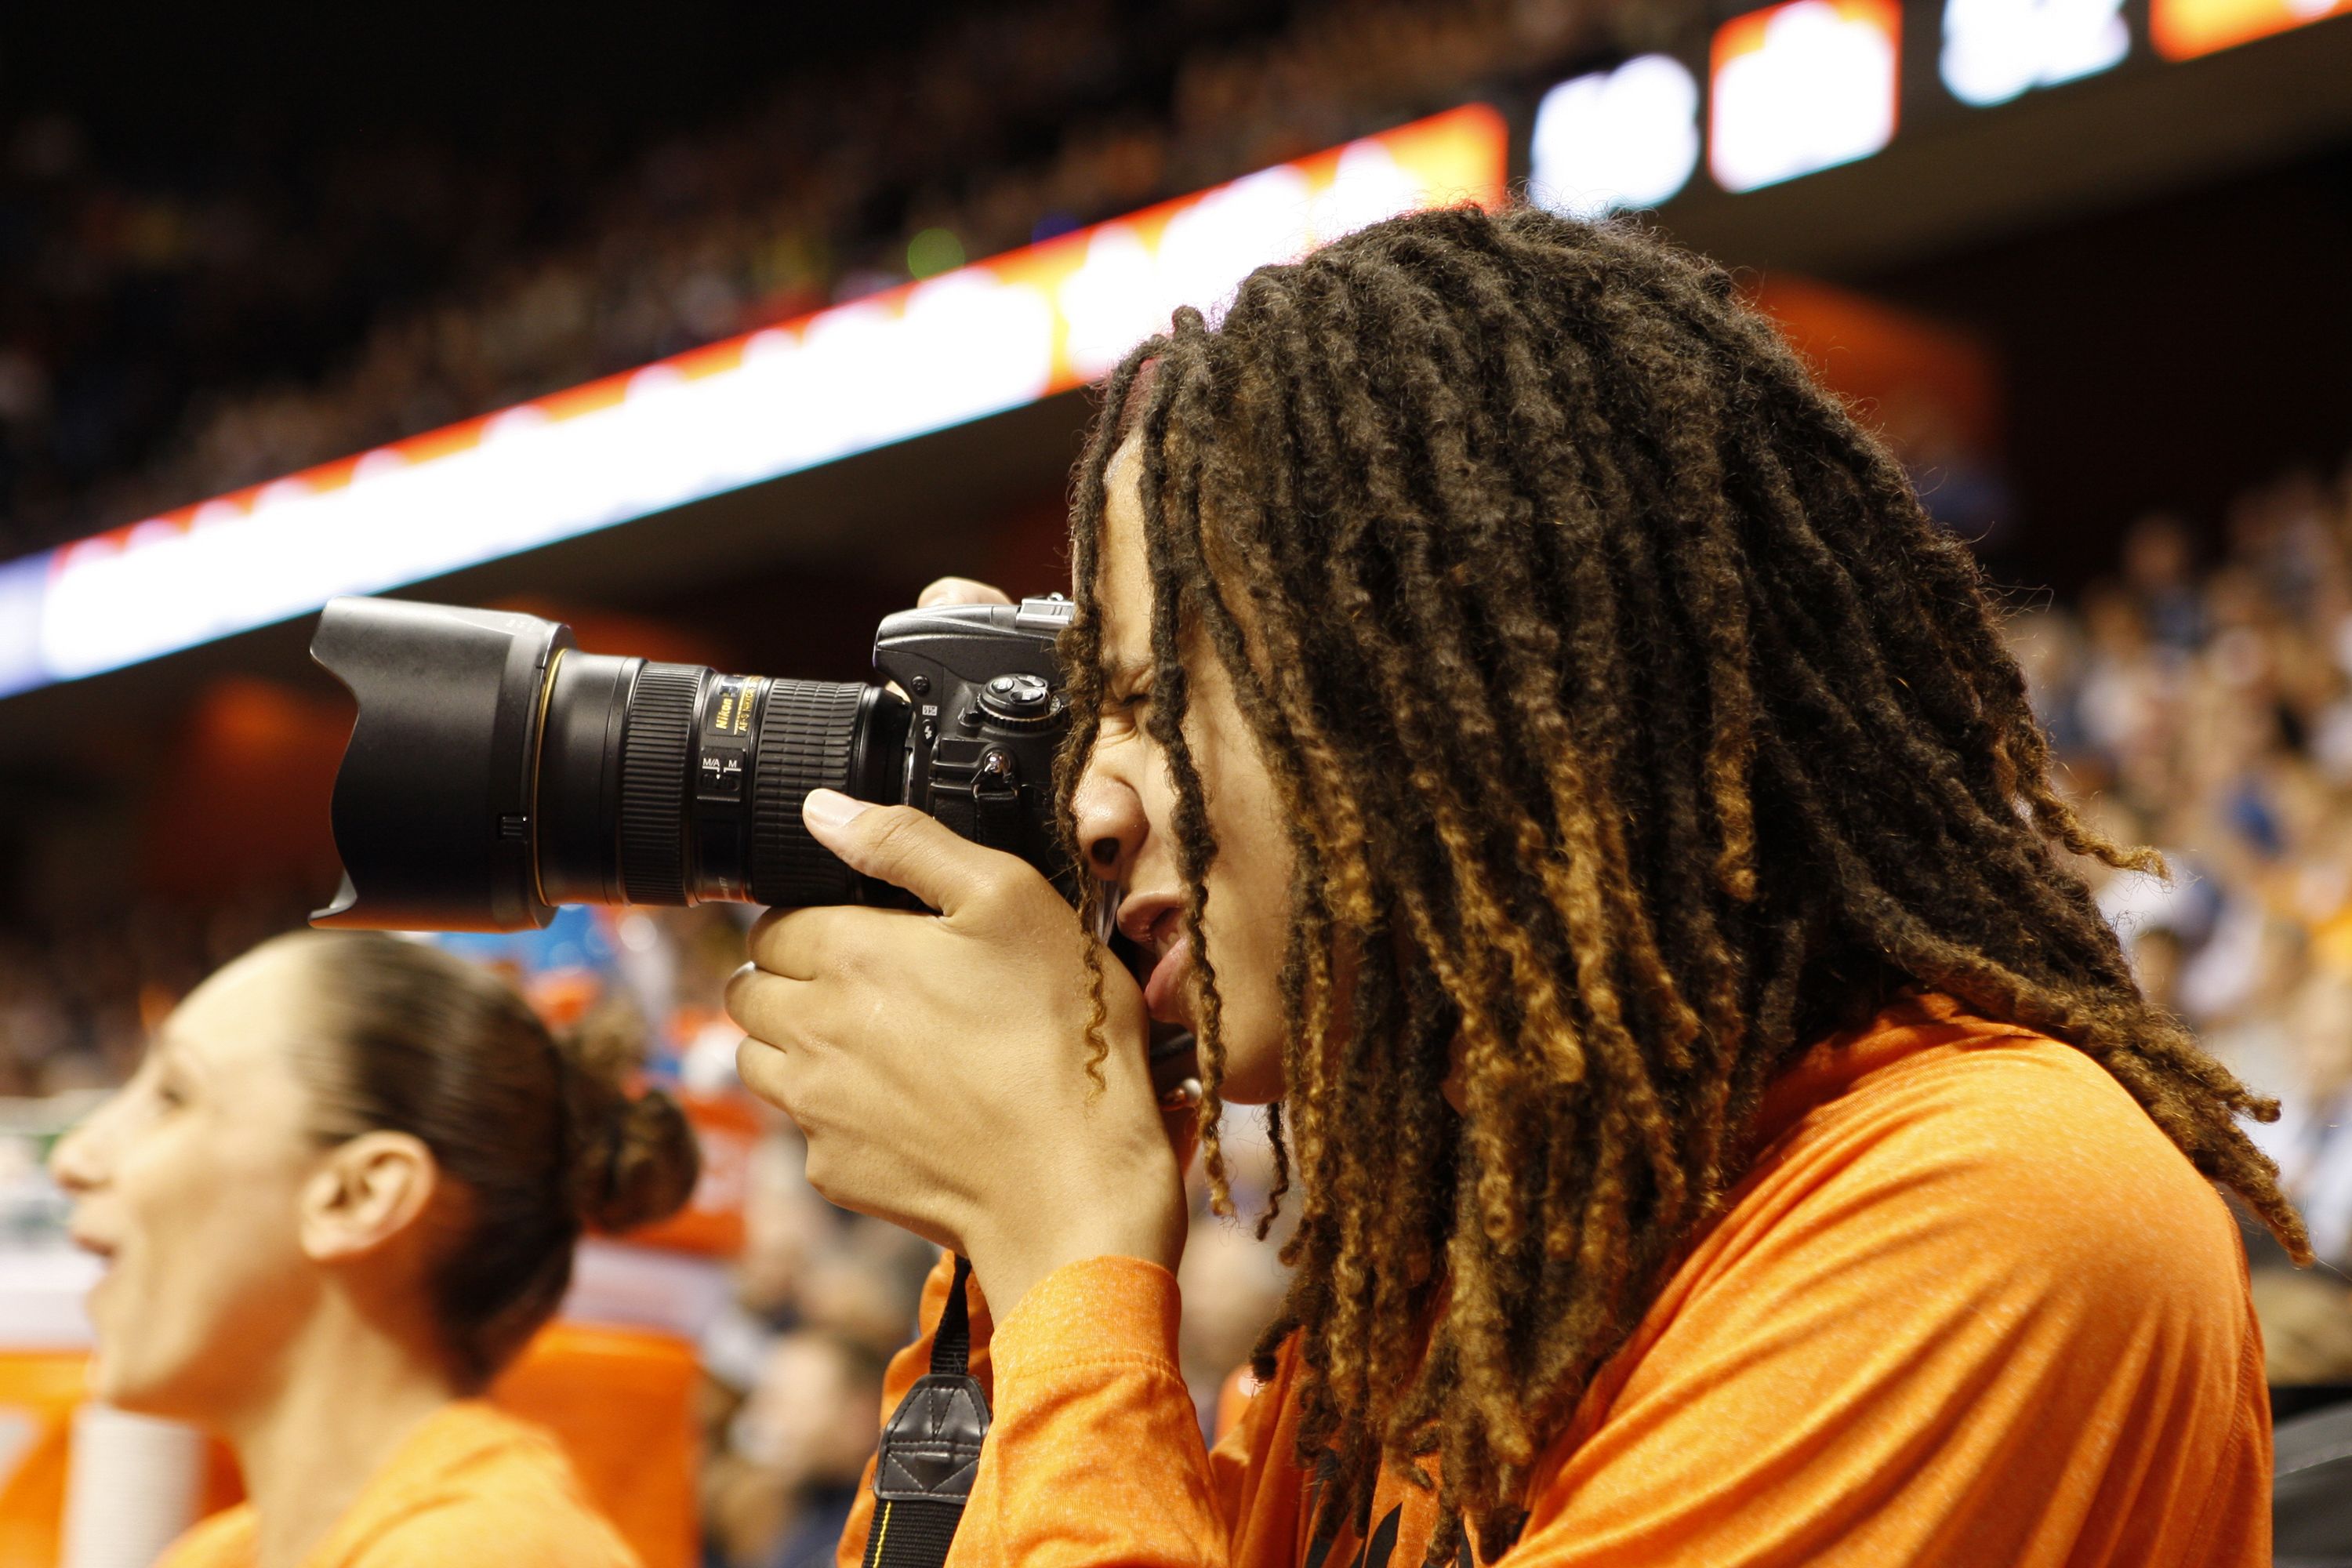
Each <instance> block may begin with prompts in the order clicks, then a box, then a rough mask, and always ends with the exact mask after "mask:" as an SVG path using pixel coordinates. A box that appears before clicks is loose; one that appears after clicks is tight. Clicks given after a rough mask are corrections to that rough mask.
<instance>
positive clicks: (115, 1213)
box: [52, 932, 697, 1568]
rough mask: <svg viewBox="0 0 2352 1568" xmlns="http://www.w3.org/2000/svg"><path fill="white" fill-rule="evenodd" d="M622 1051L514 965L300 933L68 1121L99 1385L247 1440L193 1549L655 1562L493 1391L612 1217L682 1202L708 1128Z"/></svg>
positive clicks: (253, 1557) (265, 955)
mask: <svg viewBox="0 0 2352 1568" xmlns="http://www.w3.org/2000/svg"><path fill="white" fill-rule="evenodd" d="M626 1066H627V1063H626V1060H625V1052H623V1051H621V1050H619V1049H617V1048H614V1047H613V1046H612V1045H610V1044H607V1045H605V1046H603V1047H599V1046H597V1045H594V1044H593V1043H590V1042H586V1041H570V1040H562V1039H559V1038H557V1037H553V1036H551V1034H550V1033H549V1031H548V1030H547V1029H546V1027H545V1026H543V1025H542V1024H541V1022H540V1020H539V1018H538V1017H537V1016H535V1015H534V1014H533V1013H532V1012H531V1011H530V1007H529V1006H528V1005H526V1004H525V1003H524V1002H523V1000H522V999H521V998H520V996H518V995H517V994H515V993H514V992H513V991H512V990H511V989H510V988H509V987H508V986H507V985H506V984H503V983H502V982H500V981H499V980H498V979H496V978H495V977H493V976H491V975H489V974H488V973H485V972H483V971H481V970H479V969H477V968H475V967H473V966H471V965H469V964H467V963H464V962H462V961H460V960H458V959H457V958H454V957H452V956H450V955H449V954H447V953H445V952H440V951H438V950H436V949H434V948H430V947H425V946H422V945H419V944H416V943H413V942H402V941H399V940H397V939H394V938H391V937H384V936H376V935H362V934H357V933H342V932H337V933H325V932H303V933H298V934H296V935H292V936H287V937H281V938H279V939H278V940H276V941H273V942H267V943H265V944H263V945H262V946H260V947H258V948H256V949H255V950H254V951H252V952H249V953H247V954H246V955H245V956H244V957H242V958H240V959H238V960H237V961H236V962H235V963H231V964H229V965H228V966H227V967H226V968H224V969H223V970H221V971H220V972H219V973H216V974H215V975H214V976H213V977H212V978H211V979H209V980H207V981H206V982H205V984H203V985H201V986H199V987H198V988H197V989H196V990H195V991H194V993H192V994H190V995H189V997H188V998H187V1000H186V1001H184V1003H182V1004H181V1005H180V1006H179V1008H178V1009H177V1010H176V1011H174V1012H173V1015H172V1016H171V1017H170V1018H169V1019H167V1020H166V1021H165V1023H164V1024H163V1027H162V1028H161V1029H160V1030H159V1031H158V1032H157V1035H156V1037H155V1039H154V1041H153V1043H152V1046H151V1047H150V1049H149V1051H148V1053H147V1057H146V1059H145V1061H144V1062H143V1064H142V1066H141V1068H140V1069H139V1071H138V1073H137V1075H136V1076H135V1077H134V1078H133V1079H131V1082H130V1083H129V1084H128V1085H126V1086H125V1087H124V1089H122V1091H121V1093H120V1094H119V1095H117V1096H116V1097H115V1098H114V1099H113V1100H110V1101H109V1102H108V1103H107V1105H106V1106H105V1107H104V1108H103V1109H102V1110H100V1111H99V1113H98V1114H97V1115H96V1116H94V1117H92V1118H91V1119H90V1121H88V1122H87V1123H85V1124H84V1125H83V1126H82V1127H81V1128H79V1130H78V1131H75V1132H74V1133H73V1134H72V1135H71V1136H70V1137H68V1138H67V1139H66V1140H65V1141H64V1142H61V1143H60V1144H59V1145H58V1150H57V1152H56V1154H55V1156H54V1158H53V1161H52V1164H53V1168H54V1170H55V1173H56V1175H57V1178H58V1182H59V1184H61V1185H63V1186H64V1187H65V1189H66V1190H67V1191H68V1193H69V1194H71V1195H72V1197H73V1198H74V1214H73V1221H72V1230H73V1235H74V1238H75V1240H76V1241H77V1242H79V1244H80V1245H82V1246H84V1247H89V1249H90V1250H92V1251H94V1252H96V1253H98V1254H99V1255H100V1257H101V1258H105V1259H106V1260H107V1263H108V1268H107V1271H106V1275H105V1277H104V1278H103V1279H101V1280H100V1283H99V1284H98V1286H97V1287H96V1289H94V1290H93V1291H92V1292H91V1295H90V1300H89V1310H90V1317H91V1319H92V1321H93V1322H94V1323H95V1324H96V1327H97V1331H98V1354H97V1359H96V1363H95V1366H94V1369H93V1373H92V1384H93V1389H92V1391H93V1393H94V1394H96V1396H97V1397H99V1398H100V1399H103V1400H105V1401H107V1402H108V1403H110V1404H111V1405H117V1406H119V1407H121V1408H122V1409H126V1410H132V1411H137V1412H141V1413H142V1414H147V1415H160V1416H168V1417H172V1418H174V1419H178V1420H183V1421H187V1422H192V1423H194V1424H195V1425H197V1426H201V1427H204V1428H205V1429H206V1430H208V1431H210V1432H213V1433H215V1434H217V1435H219V1436H221V1437H223V1438H225V1439H226V1441H227V1442H228V1443H229V1444H230V1445H231V1446H232V1447H234V1448H235V1450H236V1457H237V1460H238V1462H239V1464H240V1466H241V1467H242V1468H243V1471H244V1476H245V1484H246V1488H247V1494H248V1497H249V1500H248V1501H247V1502H246V1503H244V1504H242V1505H240V1506H238V1507H236V1508H235V1509H232V1510H228V1511H227V1512H226V1513H223V1514H220V1515H217V1516H215V1518H213V1519H210V1520H207V1521H205V1522H204V1523H202V1524H200V1525H198V1526H197V1527H196V1528H195V1529H194V1531H191V1532H190V1533H189V1534H188V1535H187V1536H186V1537H184V1539H183V1540H182V1541H181V1542H179V1543H178V1545H177V1546H176V1547H174V1548H173V1551H172V1552H170V1553H168V1554H167V1555H166V1558H165V1560H164V1561H165V1563H166V1564H168V1568H297V1565H305V1568H397V1565H405V1564H412V1563H414V1564H425V1563H454V1562H466V1561H478V1560H480V1557H481V1553H482V1552H483V1550H484V1548H485V1547H486V1546H487V1545H488V1543H489V1542H496V1543H497V1544H496V1547H495V1552H496V1556H497V1559H498V1560H499V1561H500V1562H504V1563H532V1564H540V1563H544V1564H550V1565H554V1564H562V1565H564V1568H571V1565H572V1564H580V1565H583V1568H619V1565H624V1564H632V1563H635V1557H634V1555H633V1554H632V1553H631V1552H630V1551H629V1549H628V1548H627V1547H626V1546H625V1544H624V1543H623V1542H622V1541H621V1539H620V1537H619V1536H618V1535H617V1534H616V1533H615V1532H614V1531H613V1529H612V1528H611V1527H610V1526H609V1525H608V1524H606V1523H605V1521H604V1520H603V1519H601V1518H600V1517H598V1515H597V1514H596V1513H595V1512H594V1511H593V1509H592V1508H591V1507H590V1505H589V1504H588V1502H587V1501H586V1500H585V1499H584V1497H583V1494H582V1492H581V1489H580V1487H579V1484H578V1482H577V1481H576V1479H574V1477H573V1475H572V1470H571V1468H570V1466H569V1464H568V1463H567V1462H566V1460H565V1459H564V1458H563V1455H562V1452H561V1451H560V1450H559V1449H558V1448H557V1447H556V1446H555V1444H554V1443H553V1442H552V1441H551V1439H550V1438H549V1437H548V1436H546V1435H544V1434H543V1433H541V1432H540V1431H538V1430H537V1429H535V1428H533V1427H531V1426H527V1425H525V1424H523V1423H521V1422H519V1421H516V1420H514V1419H513V1418H511V1417H509V1416H508V1415H503V1414H501V1413H499V1411H497V1410H495V1409H494V1408H492V1407H491V1406H490V1405H488V1404H487V1403H485V1402H484V1401H483V1400H482V1399H481V1397H480V1395H481V1393H482V1391H483V1389H484V1388H485V1387H486V1386H487V1385H488V1383H489V1382H490V1380H491V1379H492V1378H493V1377H494V1376H495V1375H496V1374H497V1373H499V1370H500V1369H501V1368H503V1367H504V1366H505V1365H506V1364H507V1363H509V1361H510V1360H511V1359H512V1358H513V1357H514V1356H515V1354H516V1353H517V1352H519V1351H520V1349H521V1348H522V1346H523V1345H524V1343H525V1342H527V1341H529V1339H530V1336H531V1335H532V1334H533V1333H534V1332H535V1331H537V1330H538V1329H539V1328H540V1326H541V1324H543V1323H544V1322H546V1321H547V1320H548V1318H549V1317H550V1316H551V1314H552V1313H553V1312H554V1310H555V1309H556V1306H557V1304H558V1303H559V1302H560V1301H561V1300H562V1297H563V1293H564V1289H565V1288H566V1286H567V1285H568V1284H569V1282H570V1280H571V1275H572V1252H573V1248H574V1245H575V1244H576V1243H577V1242H578V1241H579V1239H580V1237H581V1234H582V1231H583V1227H584V1226H596V1227H598V1228H600V1229H606V1230H618V1229H622V1228H625V1227H626V1226H633V1225H637V1224H641V1223H644V1222H646V1221H648V1220H652V1219H656V1218H658V1217H660V1216H661V1215H667V1214H668V1213H670V1212H672V1211H673V1210H675V1209H677V1207H678V1206H679V1205H681V1204H682V1203H684V1202H685V1200H686V1198H687V1196H688V1194H689V1192H690V1191H691V1190H692V1188H693V1184H694V1180H695V1175H696V1170H697V1159H696V1153H695V1144H694V1140H693V1134H692V1131H691V1130H690V1129H689V1128H688V1125H687V1122H686V1121H685V1118H684V1117H683V1115H682V1114H681V1113H680V1112H679V1110H678V1109H677V1105H676V1104H675V1103H674V1102H672V1101H671V1100H669V1099H667V1097H666V1096H663V1095H661V1094H658V1093H646V1094H643V1095H633V1094H631V1093H630V1092H629V1090H628V1089H627V1088H626V1087H625V1083H624V1081H623V1078H622V1074H623V1072H624V1071H625V1068H626Z"/></svg>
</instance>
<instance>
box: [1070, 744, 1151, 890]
mask: <svg viewBox="0 0 2352 1568" xmlns="http://www.w3.org/2000/svg"><path fill="white" fill-rule="evenodd" d="M1070 807H1071V814H1072V815H1073V816H1076V818H1077V825H1078V849H1079V852H1080V853H1081V854H1082V855H1084V856H1085V858H1086V862H1087V872H1088V873H1089V874H1090V875H1092V876H1094V877H1096V878H1098V879H1101V880H1103V881H1106V882H1124V881H1125V880H1127V876H1128V872H1129V870H1130V869H1131V868H1133V867H1134V865H1135V858H1136V856H1137V855H1138V854H1139V853H1140V852H1141V850H1142V847H1143V836H1144V830H1145V822H1144V816H1143V802H1142V801H1141V800H1140V799H1139V798H1137V795H1136V793H1135V791H1134V790H1133V789H1132V788H1130V787H1129V785H1128V784H1126V783H1125V782H1124V781H1123V780H1121V779H1118V778H1117V777H1115V776H1112V775H1111V774H1108V773H1102V772H1099V771H1097V770H1095V769H1092V768H1089V769H1088V770H1087V773H1086V774H1085V776H1084V777H1082V778H1080V779H1079V780H1078V787H1077V790H1076V794H1075V795H1074V796H1073V798H1072V799H1071V802H1070Z"/></svg>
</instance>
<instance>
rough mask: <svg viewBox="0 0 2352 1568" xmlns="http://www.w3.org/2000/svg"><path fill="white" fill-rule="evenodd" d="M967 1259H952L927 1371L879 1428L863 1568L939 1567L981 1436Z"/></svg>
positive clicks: (985, 1413)
mask: <svg viewBox="0 0 2352 1568" xmlns="http://www.w3.org/2000/svg"><path fill="white" fill-rule="evenodd" d="M970 1281H971V1260H970V1259H968V1258H957V1259H956V1266H955V1283H954V1284H953V1285H951V1286H950V1287H949V1288H948V1306H947V1310H946V1311H945V1312H942V1313H941V1314H940V1326H939V1331H937V1332H936V1333H934V1334H933V1335H932V1336H931V1370H930V1371H929V1372H928V1373H925V1374H924V1375H922V1376H921V1377H919V1378H917V1379H916V1380H915V1386H914V1387H912V1388H910V1389H908V1391H907V1397H906V1398H904V1399H902V1400H900V1401H899V1402H898V1409H897V1410H896V1411H894V1412H892V1413H891V1415H890V1423H889V1425H888V1426H885V1427H884V1428H883V1429H882V1447H881V1449H880V1452H879V1453H878V1454H877V1457H876V1459H875V1464H874V1522H873V1524H872V1525H871V1526H870V1527H869V1528H868V1529H867V1531H866V1561H865V1565H864V1568H940V1564H942V1563H945V1562H946V1561H947V1560H948V1548H949V1547H950V1546H951V1545H953V1544H954V1542H955V1532H956V1525H957V1523H958V1522H959V1521H961V1520H962V1518H963V1505H964V1503H965V1502H966V1501H968V1500H970V1499H971V1482H972V1477H973V1476H975V1475H976V1474H978V1473H979V1470H980V1445H981V1440H982V1438H984V1437H986V1436H988V1423H989V1409H988V1394H987V1391H986V1390H984V1389H982V1387H981V1386H980V1380H979V1379H978V1378H975V1377H973V1376H972V1375H971V1309H970V1307H968V1306H967V1305H966V1304H965V1301H964V1287H965V1286H966V1284H968V1283H969V1282H970Z"/></svg>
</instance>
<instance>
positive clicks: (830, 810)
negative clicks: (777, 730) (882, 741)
mask: <svg viewBox="0 0 2352 1568" xmlns="http://www.w3.org/2000/svg"><path fill="white" fill-rule="evenodd" d="M801 820H802V821H803V822H805V823H806V824H808V830H809V833H810V836H811V837H814V838H815V840H816V841H817V842H818V843H819V844H822V845H824V847H826V848H827V849H830V850H832V851H833V852H834V853H835V855H838V856H840V857H841V858H842V860H843V862H844V863H845V864H846V865H847V866H848V867H849V868H850V869H851V870H853V871H859V872H863V873H864V874H865V875H866V876H868V877H874V878H878V879H881V880H882V881H885V882H887V883H889V884H890V885H891V886H893V887H896V888H904V889H906V890H907V891H908V892H910V893H912V894H914V895H915V897H917V898H919V899H920V900H923V902H925V903H927V904H929V905H930V907H931V908H933V909H935V910H939V911H940V913H941V914H943V915H951V914H954V913H955V912H956V910H958V909H959V908H961V907H962V906H964V905H967V904H969V903H971V901H972V900H975V899H977V898H978V897H979V896H980V894H981V892H982V890H983V889H985V888H986V887H987V886H988V885H989V883H990V882H991V881H992V879H994V878H995V876H996V875H997V874H998V868H997V867H996V866H995V865H994V864H993V863H994V862H995V861H998V860H1004V859H1010V858H1011V857H1009V856H1006V855H1003V854H1000V853H998V852H997V851H996V850H993V849H988V848H983V847H982V846H980V845H977V844H974V843H973V842H972V841H971V839H969V838H965V837H961V835H959V834H958V833H956V832H955V831H954V830H953V829H952V828H950V827H948V826H945V825H944V824H942V823H940V821H939V819H938V818H936V817H933V816H928V815H926V814H925V813H923V812H920V811H918V810H916V809H915V808H914V807H913V806H911V805H874V804H873V803H872V802H871V801H864V800H858V799H856V798H854V797H853V796H850V795H843V794H842V793H841V792H840V791H838V790H830V789H813V790H811V791H809V793H808V796H807V798H806V799H804V800H803V802H802V803H801Z"/></svg>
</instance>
